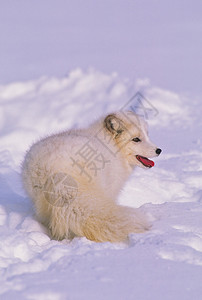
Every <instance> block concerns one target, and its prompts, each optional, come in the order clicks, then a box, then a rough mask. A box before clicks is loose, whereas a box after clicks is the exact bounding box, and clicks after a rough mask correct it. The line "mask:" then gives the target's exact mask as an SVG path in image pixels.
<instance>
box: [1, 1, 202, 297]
mask: <svg viewBox="0 0 202 300" xmlns="http://www.w3.org/2000/svg"><path fill="white" fill-rule="evenodd" d="M76 2H77V1H76ZM76 2H74V3H73V2H71V5H70V4H69V6H68V8H69V10H67V11H68V12H67V14H68V16H69V17H70V16H71V17H70V19H68V21H65V13H62V11H65V9H66V8H67V2H65V1H61V3H60V6H56V5H54V4H53V1H49V2H47V1H46V0H45V1H43V4H41V5H42V6H41V10H38V8H37V6H38V5H39V1H35V2H33V1H30V2H29V3H32V4H29V5H28V4H25V3H26V1H21V2H19V3H18V5H17V6H16V4H15V5H14V6H13V7H11V4H10V3H11V2H10V1H7V2H4V4H2V3H1V4H0V5H1V6H2V5H3V7H4V14H3V13H2V10H0V15H1V20H2V24H3V26H2V27H0V33H2V30H3V29H2V28H6V29H7V32H6V31H4V35H3V36H1V41H2V42H6V41H8V44H6V43H5V44H4V47H8V48H7V49H3V50H2V56H1V58H0V59H1V60H2V62H3V64H2V70H3V69H5V64H6V63H8V57H9V55H10V54H9V53H10V52H9V51H11V47H12V46H13V45H14V43H15V41H16V40H15V39H14V36H13V35H11V39H9V36H10V35H9V33H10V31H12V30H13V27H12V26H11V23H10V21H7V19H6V16H8V15H9V16H10V17H12V18H14V20H15V21H20V22H19V23H16V31H17V32H18V33H20V32H21V35H19V40H20V42H21V43H22V44H21V46H22V48H23V47H24V46H25V45H26V43H27V38H28V40H29V39H31V37H30V36H29V35H28V33H29V32H31V33H33V32H34V31H35V30H37V32H39V31H38V30H39V27H34V24H35V23H34V21H33V20H35V18H36V12H39V14H38V20H40V22H41V23H40V22H39V24H38V26H40V24H43V25H44V24H46V26H47V27H42V33H41V35H40V34H39V35H38V36H35V40H33V43H34V41H35V42H36V44H37V43H38V44H40V45H41V47H42V48H43V45H44V43H45V41H48V40H49V42H50V41H51V39H50V31H51V30H53V28H54V26H53V24H56V25H55V31H53V34H54V37H55V38H56V41H55V42H57V38H58V39H62V38H63V34H64V32H66V31H68V33H69V32H73V33H75V34H77V33H79V37H81V36H82V34H83V33H84V32H85V33H86V32H87V29H89V26H92V24H93V23H92V22H93V21H95V20H97V26H98V28H99V30H98V31H99V33H100V34H101V36H100V39H101V42H104V44H103V48H102V49H101V50H100V51H104V52H103V55H101V52H99V51H98V52H97V54H95V55H94V56H93V58H92V60H91V58H90V57H91V56H90V55H91V54H92V52H91V51H92V50H93V49H98V46H100V43H99V39H98V37H97V36H96V32H95V31H93V30H92V32H90V33H89V35H86V39H87V41H89V42H90V43H91V44H90V45H91V47H89V49H90V51H89V54H88V51H87V48H85V47H84V46H83V49H84V50H85V51H84V54H81V57H80V58H79V59H78V62H77V58H78V56H79V55H80V52H77V53H74V51H73V50H75V49H74V47H75V45H74V47H73V46H72V47H73V48H72V47H70V46H69V47H70V48H68V49H69V52H68V55H72V56H71V58H72V62H71V63H70V64H69V65H68V64H67V63H66V60H67V58H65V51H62V53H59V52H58V51H59V48H57V49H56V50H57V51H56V52H55V53H53V52H54V51H53V50H52V49H51V51H50V53H49V55H48V56H47V61H46V59H45V58H46V57H45V55H44V53H43V51H42V48H41V49H38V48H37V47H36V45H35V44H33V45H32V44H31V45H32V46H33V47H31V46H30V49H31V48H33V49H35V50H36V53H34V51H33V53H34V54H32V55H31V56H32V57H30V60H29V62H28V61H27V59H28V54H26V55H25V53H24V54H22V53H21V54H20V50H19V47H20V46H19V45H15V46H13V47H14V48H15V50H16V51H15V55H16V56H15V55H14V56H13V63H14V65H13V66H14V68H11V67H8V68H7V69H6V72H5V73H4V72H1V74H0V80H1V85H0V191H1V194H0V299H9V300H10V299H15V298H16V299H37V300H43V299H48V300H49V299H50V300H63V299H76V300H80V299H81V300H83V299H88V300H91V299H96V300H101V299H110V300H112V299H127V300H130V299H131V300H133V299H138V300H147V299H148V300H150V299H156V300H160V299H165V300H171V299H172V300H179V299H183V300H193V299H201V293H202V281H201V276H202V219H201V213H202V143H201V130H202V119H201V111H202V103H201V99H200V96H201V94H200V93H201V90H200V88H199V87H198V85H197V84H198V83H199V81H200V80H199V78H201V76H199V77H198V79H197V80H198V81H197V80H196V77H197V75H200V72H201V69H202V68H199V62H198V61H197V57H198V56H197V55H196V53H201V52H200V51H199V50H197V51H199V52H197V51H196V49H195V50H193V46H190V48H189V49H188V50H189V51H190V53H189V52H187V51H188V50H187V49H185V53H184V54H183V55H184V57H188V59H189V61H188V62H186V64H185V67H187V70H188V69H189V68H191V70H192V67H193V68H194V67H196V65H197V66H198V69H200V71H198V69H197V70H196V73H195V74H194V75H192V72H188V71H187V72H184V74H183V79H184V84H182V83H179V81H178V80H177V79H178V76H179V73H178V72H177V71H176V72H173V73H172V74H171V67H170V59H171V57H168V59H167V61H166V60H165V61H164V63H165V65H164V67H166V66H167V67H168V73H167V74H166V76H167V79H165V77H166V76H165V75H164V76H162V78H160V77H161V76H159V74H160V73H161V71H162V70H161V68H162V67H163V64H162V65H161V67H160V64H157V62H156V60H155V61H153V62H152V60H151V62H150V63H151V64H152V63H153V64H154V65H155V64H157V69H156V70H155V71H156V73H155V72H153V73H152V72H151V71H149V72H148V70H150V69H151V67H152V66H151V65H148V66H147V67H145V62H144V63H143V61H141V59H140V53H142V55H146V54H147V53H148V52H150V56H149V57H152V53H153V51H154V49H153V48H152V42H151V41H146V40H145V45H146V46H148V49H147V50H146V48H145V47H146V46H145V47H144V45H143V44H141V43H140V45H139V48H138V51H136V52H135V55H136V56H137V61H140V62H139V63H140V65H141V63H142V65H143V70H142V71H141V72H140V68H139V67H138V66H137V68H136V70H137V72H136V77H137V78H136V80H134V76H133V73H131V72H129V71H128V73H127V72H125V69H127V66H128V65H129V63H128V62H125V60H124V62H123V61H121V60H120V64H119V63H118V58H120V53H121V52H117V53H116V49H117V47H116V46H117V45H120V43H121V42H122V43H123V42H125V43H126V44H125V45H126V46H125V47H126V48H127V47H129V44H128V43H129V36H130V35H127V36H126V37H125V38H124V32H125V31H127V32H129V27H130V25H131V24H133V23H131V22H132V21H133V20H136V21H134V22H138V20H139V21H140V17H139V16H138V13H137V14H135V15H134V16H132V13H131V11H130V8H131V7H132V2H129V1H128V2H127V1H126V2H125V1H124V4H125V3H127V5H125V6H124V5H123V2H122V1H117V3H118V6H117V11H116V15H115V16H119V17H120V16H121V11H122V13H123V15H122V16H124V17H123V19H121V18H119V20H120V23H119V22H118V21H117V20H116V18H115V16H112V15H111V12H112V11H113V9H114V6H113V5H112V4H109V3H107V7H108V10H105V8H104V4H101V2H100V3H99V4H98V3H96V5H98V8H95V5H94V6H93V7H94V8H95V9H96V10H95V11H94V16H93V13H92V15H91V17H90V19H89V22H87V21H86V22H85V20H84V16H85V15H86V14H87V10H89V8H88V6H85V7H84V4H82V3H83V2H82V1H78V4H79V5H81V7H80V8H81V10H79V11H77V16H78V17H79V18H78V19H77V21H78V20H80V22H79V21H78V22H75V21H74V17H75V14H72V13H73V12H75V9H76V4H75V3H76ZM112 2H113V1H112ZM34 3H37V5H36V6H35V4H34ZM103 3H104V2H103ZM134 3H136V2H134ZM151 3H152V4H153V5H154V6H153V9H152V11H151V14H152V12H153V11H154V10H155V9H156V7H157V6H158V8H159V11H158V17H159V19H158V22H161V24H163V19H164V18H163V16H164V17H165V24H164V27H163V26H162V28H164V29H165V30H166V32H168V29H169V30H171V31H172V30H173V31H172V33H174V36H173V40H177V37H179V35H180V34H181V33H182V39H181V40H180V41H178V43H177V44H176V48H175V51H173V49H172V45H170V44H169V42H170V39H171V36H170V37H169V38H165V39H163V41H162V47H163V49H164V47H165V45H167V46H168V49H167V50H166V51H167V52H163V53H164V54H163V56H161V57H160V58H161V59H162V57H164V55H165V53H168V52H169V51H170V53H172V55H174V53H179V51H180V50H181V49H182V48H184V47H185V48H186V45H187V41H186V40H185V39H184V40H183V37H184V35H185V28H186V30H188V32H189V34H191V33H194V34H193V37H192V39H193V40H195V38H196V36H197V34H198V32H199V31H200V30H201V27H200V26H201V25H200V24H201V23H200V21H199V20H198V16H199V10H198V11H197V8H198V7H199V2H198V1H196V2H195V6H194V7H193V9H194V13H195V19H194V20H195V21H194V22H193V23H191V20H192V18H191V17H192V16H193V15H194V14H193V15H191V12H190V10H189V9H188V8H189V7H188V6H189V5H188V4H185V3H184V2H183V7H184V10H183V12H182V16H181V18H179V16H177V13H176V11H175V10H174V8H176V6H177V7H180V3H182V1H177V2H176V3H177V4H173V5H174V7H173V8H172V9H173V11H174V13H173V19H172V20H174V21H175V22H174V24H173V25H172V26H171V25H170V24H171V23H169V22H168V18H169V16H171V12H172V9H171V8H169V7H170V6H171V5H170V4H168V3H169V2H168V1H165V2H164V3H166V4H165V6H164V5H163V4H161V3H160V2H159V1H154V0H152V1H151V2H148V7H146V6H144V5H143V6H142V7H140V6H139V4H137V3H136V4H134V5H136V8H137V10H138V11H139V12H141V13H143V16H147V17H149V16H150V14H149V8H151V5H152V4H151ZM22 4H23V5H25V6H24V12H26V13H25V15H24V17H23V18H20V16H22V11H23V5H22ZM89 5H93V4H92V2H91V1H89ZM48 6H49V7H52V9H51V10H49V11H48ZM53 7H54V8H55V9H56V10H55V13H54V9H53ZM62 8H63V9H62ZM165 9H167V14H166V13H165V11H164V10H165ZM58 11H60V13H61V16H62V17H61V20H60V22H59V18H58V16H59V12H58ZM98 11H100V18H98V19H97V17H96V16H97V14H98ZM105 11H106V24H105V22H104V20H103V18H101V16H103V14H104V12H105ZM82 12H83V13H84V16H83V15H82ZM162 12H164V14H163V16H161V13H162ZM127 14H129V20H128V22H126V23H125V21H126V17H127ZM45 15H46V18H43V17H44V16H45ZM31 16H32V18H33V19H32V18H31ZM110 16H112V19H113V21H114V22H115V24H114V25H113V26H112V23H111V22H112V21H111V19H110ZM136 16H137V18H135V17H136ZM187 16H189V18H188V20H187V23H186V22H185V19H186V18H185V17H187ZM52 18H53V19H52ZM54 18H55V19H54ZM138 18H139V19H138ZM150 18H151V16H150ZM150 18H149V20H147V19H146V18H145V19H144V21H145V25H144V26H143V28H142V29H141V30H142V33H143V37H145V36H144V34H145V30H146V29H147V28H148V27H149V25H150V21H151V19H150ZM8 20H10V19H8ZM54 20H57V21H58V22H56V23H54ZM29 21H30V23H29ZM68 22H69V23H68ZM155 22H156V23H155ZM155 22H154V26H153V27H152V28H153V29H155V30H154V39H157V36H158V32H159V33H160V36H161V37H163V30H162V28H161V30H162V31H161V30H160V31H158V30H157V24H158V22H157V21H155ZM197 22H198V23H197ZM143 23H144V22H142V23H141V24H142V25H143ZM9 24H10V26H9ZM25 24H29V27H25ZM67 24H69V25H71V26H70V27H68V26H67V27H65V25H67ZM102 24H103V26H104V28H102ZM117 24H119V27H118V29H121V28H122V31H121V30H119V31H117V32H119V33H120V36H119V34H117V32H116V30H115V29H117V27H116V26H115V25H117ZM197 24H198V26H197ZM48 25H49V26H50V28H49V27H48ZM83 25H85V26H84V27H82V26H83ZM109 25H111V27H110V30H109V32H108V33H107V37H105V32H106V31H105V30H104V29H106V27H107V26H109ZM23 26H24V27H23ZM171 27H172V28H173V29H172V28H171ZM22 28H24V33H23V31H22ZM135 28H136V27H135ZM59 29H60V30H61V35H60V37H59V33H58V32H59V31H58V30H59ZM195 29H196V30H195ZM134 30H136V31H137V29H134ZM141 30H140V31H141ZM175 30H176V32H177V33H175ZM46 31H47V33H48V37H47V38H46V36H45V32H46ZM6 33H8V35H6ZM12 33H13V34H14V31H12ZM69 34H70V33H69ZM113 34H114V36H115V37H114V40H113V43H112V45H111V48H110V50H111V52H110V54H107V55H109V56H107V55H106V52H105V51H106V43H107V41H109V39H110V37H111V35H113ZM68 36H69V35H68ZM93 38H95V39H94V40H93ZM72 39H73V37H71V41H72ZM75 39H76V38H75ZM138 39H139V41H142V39H141V37H138ZM76 40H77V39H76ZM77 41H79V38H78V40H77ZM93 42H94V44H95V47H94V48H93V47H92V44H93ZM96 43H97V44H96ZM197 43H198V44H197V45H198V46H200V45H201V44H200V41H199V40H198V42H197ZM160 44H161V42H160V40H159V44H158V43H157V44H155V45H156V47H157V46H158V45H160ZM5 45H7V46H5ZM51 45H52V41H51ZM78 46H82V40H81V41H80V44H78ZM46 47H47V46H46ZM46 47H45V48H44V49H46ZM122 47H123V46H122ZM159 47H160V46H159ZM126 48H121V49H122V50H123V49H126ZM196 48H197V47H196ZM65 49H67V48H65ZM127 49H129V48H127ZM132 49H133V46H132ZM158 49H159V48H158ZM197 49H198V48H197ZM8 50H9V51H8ZM141 50H143V52H141ZM164 50H165V49H164ZM30 51H31V50H30ZM77 51H78V50H77ZM147 51H148V52H147ZM30 53H32V51H31V52H30ZM124 53H125V54H128V58H129V61H130V62H131V58H132V54H131V50H130V51H128V53H127V51H126V52H124ZM158 53H161V52H158ZM180 53H181V52H180ZM60 54H61V55H60ZM191 54H192V55H193V59H192V61H191V59H190V55H191ZM19 55H20V56H19ZM23 55H25V56H23ZM51 55H53V60H51ZM82 55H83V56H82ZM113 56H114V57H113ZM177 57H178V55H177V56H175V58H176V60H175V62H176V65H177V66H176V69H175V70H177V68H178V67H179V66H182V65H181V61H180V62H178V61H177ZM19 58H20V59H19ZM85 58H88V59H89V61H90V60H91V62H92V65H93V67H90V68H87V66H86V65H85V62H84V61H85ZM111 58H112V62H111V63H110V61H111ZM57 59H58V60H57ZM22 60H23V61H24V63H25V64H24V66H23V67H22V69H21V63H22ZM99 60H100V61H99ZM148 60H149V59H148ZM11 62H12V61H11ZM115 62H116V66H115ZM35 63H36V64H35ZM76 63H78V65H76ZM192 63H193V66H192V67H190V65H191V64H192ZM200 63H201V62H200ZM40 64H42V65H40ZM57 64H58V67H56V65H57ZM62 64H63V67H62ZM64 64H66V66H67V65H68V66H67V67H64ZM102 64H103V67H101V65H102ZM124 64H126V65H125V67H124ZM172 66H173V65H172ZM185 67H184V69H185ZM32 68H33V69H32ZM65 68H66V70H68V72H66V73H65V71H64V70H65ZM124 68H125V69H124ZM31 69H32V70H34V71H33V72H30V70H31ZM62 70H63V71H64V73H62V72H63V71H62ZM18 71H19V73H18ZM116 71H117V72H116ZM154 73H155V74H154ZM185 73H186V74H185ZM44 74H45V75H44ZM142 74H144V78H143V77H142ZM146 76H147V77H149V78H150V79H151V80H150V79H147V78H145V77H146ZM195 76H196V77H195ZM34 77H35V79H33V78H34ZM183 79H182V81H183ZM188 81H189V85H188V86H187V88H185V84H186V83H187V82H188ZM155 83H157V84H155ZM178 83H179V88H178V87H176V86H177V85H178ZM191 85H192V88H191ZM165 86H166V88H165ZM195 87H196V89H195ZM194 89H195V92H194V93H192V92H193V90H194ZM137 92H140V94H141V95H142V96H143V97H144V98H142V101H143V102H142V103H143V104H144V105H145V106H146V107H147V106H148V105H150V106H149V108H150V109H151V107H152V108H153V109H154V111H153V113H151V114H148V116H147V117H148V118H147V121H148V123H149V132H150V136H151V139H152V140H153V141H154V142H155V143H156V144H157V145H158V146H159V147H160V148H162V149H163V152H162V154H161V155H160V156H159V157H158V158H155V166H154V168H152V169H149V170H143V169H140V168H137V169H136V170H135V171H134V173H133V175H132V176H131V178H130V180H129V182H127V184H126V186H125V188H124V190H123V191H122V192H121V194H120V198H119V201H120V203H121V204H125V205H129V206H132V207H140V209H141V210H142V211H143V212H144V213H146V214H147V215H148V217H149V218H150V219H151V220H152V223H153V226H152V228H151V230H150V231H149V232H147V233H145V234H131V235H130V241H129V244H127V245H126V244H122V243H121V244H111V243H94V242H92V241H89V240H87V239H86V238H75V239H74V240H72V241H69V240H63V241H55V240H51V239H50V237H49V236H48V234H47V231H46V228H44V227H43V225H41V224H40V223H39V222H37V221H36V219H35V216H34V209H33V207H32V203H31V201H30V199H29V198H28V197H27V196H26V195H25V193H24V191H23V189H22V184H21V179H20V165H21V162H22V160H23V157H24V155H25V153H26V150H28V148H29V146H30V145H31V144H32V143H33V142H35V141H37V140H38V139H39V138H40V137H43V136H46V135H48V134H51V133H55V132H59V131H61V130H64V129H66V128H70V127H79V126H84V125H87V124H88V123H89V122H90V121H93V120H95V119H97V118H98V117H99V116H100V115H102V114H106V113H108V112H111V111H113V110H121V109H122V108H123V107H125V106H126V105H127V103H128V100H129V99H131V98H132V97H133V95H135V94H136V93H137ZM136 100H137V98H135V100H134V101H132V102H130V104H131V103H132V104H134V103H136V102H135V101H136ZM140 111H141V110H140ZM150 112H151V111H150Z"/></svg>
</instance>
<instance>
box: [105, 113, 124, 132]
mask: <svg viewBox="0 0 202 300" xmlns="http://www.w3.org/2000/svg"><path fill="white" fill-rule="evenodd" d="M104 127H105V128H106V129H107V130H109V131H110V132H111V133H112V134H115V135H116V137H117V136H118V135H120V134H121V133H122V132H123V131H124V129H123V127H124V126H123V122H122V121H121V120H120V119H119V118H117V117H116V116H115V115H114V114H110V115H108V116H107V117H106V118H105V119H104Z"/></svg>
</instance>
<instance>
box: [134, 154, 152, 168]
mask: <svg viewBox="0 0 202 300" xmlns="http://www.w3.org/2000/svg"><path fill="white" fill-rule="evenodd" d="M136 158H137V160H139V161H140V162H141V163H142V164H143V166H145V167H147V168H152V167H153V166H154V162H153V161H152V160H150V159H148V158H147V157H144V156H141V155H136Z"/></svg>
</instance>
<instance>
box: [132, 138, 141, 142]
mask: <svg viewBox="0 0 202 300" xmlns="http://www.w3.org/2000/svg"><path fill="white" fill-rule="evenodd" d="M132 141H133V142H136V143H138V142H141V140H140V139H139V138H138V137H136V138H134V139H132Z"/></svg>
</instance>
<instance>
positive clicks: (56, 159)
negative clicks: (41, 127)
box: [22, 112, 157, 242]
mask: <svg viewBox="0 0 202 300" xmlns="http://www.w3.org/2000/svg"><path fill="white" fill-rule="evenodd" d="M135 137H139V138H140V139H141V142H139V143H135V142H134V141H132V138H135ZM87 142H89V143H90V145H91V146H92V147H93V148H94V149H96V150H97V153H101V154H102V155H103V157H104V158H105V160H108V162H107V163H106V164H105V165H104V166H103V168H101V170H99V171H98V172H97V174H96V175H94V174H93V173H92V171H91V173H90V174H91V177H92V178H91V179H90V178H89V177H88V176H87V175H86V174H85V173H82V172H81V170H80V169H79V167H78V166H77V165H73V160H72V158H73V159H75V160H76V159H77V153H78V151H79V150H80V149H83V147H84V145H85V144H86V143H87ZM156 148H157V147H156V146H155V145H154V144H152V143H151V142H150V141H149V138H148V135H147V128H146V123H145V122H144V121H143V120H141V119H140V118H139V117H138V116H137V115H135V114H134V113H132V112H124V113H122V112H118V113H114V114H111V115H109V116H107V117H103V118H101V119H100V120H98V121H97V122H95V123H93V124H92V125H90V126H89V127H88V128H85V129H73V130H67V131H65V132H62V133H59V134H55V135H52V136H49V137H47V138H44V139H42V140H40V141H39V142H37V143H36V144H34V145H33V146H32V147H31V149H30V150H29V152H28V153H27V154H26V156H25V159H24V162H23V165H22V179H23V184H24V188H25V190H26V192H27V194H28V195H29V197H30V198H31V199H32V201H33V203H34V205H35V209H36V214H37V217H38V219H39V220H40V221H41V222H42V223H43V224H45V225H46V226H47V227H48V228H49V229H50V232H51V235H52V237H53V238H56V239H63V238H73V237H74V236H85V237H87V238H88V239H90V240H93V241H96V242H104V241H110V242H120V241H124V240H126V239H127V236H128V234H129V233H132V232H134V233H140V232H144V231H146V230H148V228H149V225H148V221H147V218H146V217H145V216H143V215H142V214H141V213H140V212H139V211H138V210H137V209H133V208H129V207H124V206H120V205H118V204H117V203H116V201H117V197H118V195H119V192H120V190H121V189H122V187H123V185H124V183H125V182H126V180H127V179H128V177H129V176H130V174H131V173H132V171H133V169H134V167H135V166H140V167H144V166H143V165H142V164H141V163H140V162H139V161H138V160H137V159H136V155H142V156H145V157H154V156H157V154H156V152H155V151H156ZM83 167H87V165H86V166H85V165H84V163H83ZM89 172H90V171H89ZM58 173H62V174H68V175H70V176H71V177H72V178H73V179H74V180H75V182H76V183H77V186H78V191H77V195H76V197H75V199H73V200H72V201H71V203H69V204H64V205H63V206H57V205H54V204H53V203H51V202H50V201H48V198H47V194H45V193H44V189H45V188H44V186H45V187H46V191H47V185H46V182H47V180H48V178H50V176H52V175H54V174H58ZM48 188H49V190H50V192H53V196H54V195H55V194H54V193H56V191H55V188H54V187H53V186H51V184H49V185H48ZM65 193H66V190H65V189H63V190H62V191H61V190H60V195H61V194H62V197H64V198H65V196H66V195H65Z"/></svg>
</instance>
